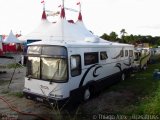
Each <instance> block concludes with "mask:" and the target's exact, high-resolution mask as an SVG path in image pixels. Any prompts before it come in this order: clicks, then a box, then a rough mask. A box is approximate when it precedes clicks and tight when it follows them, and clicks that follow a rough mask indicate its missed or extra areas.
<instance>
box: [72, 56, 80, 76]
mask: <svg viewBox="0 0 160 120" xmlns="http://www.w3.org/2000/svg"><path fill="white" fill-rule="evenodd" d="M73 56H76V57H77V56H78V57H79V60H80V61H79V68H78V70H80V72H79V74H75V75H73V74H72V73H73V70H72V69H71V64H72V63H71V57H73ZM75 69H77V68H75ZM70 71H71V76H72V77H75V76H79V75H81V73H82V64H81V55H79V54H75V55H71V56H70Z"/></svg>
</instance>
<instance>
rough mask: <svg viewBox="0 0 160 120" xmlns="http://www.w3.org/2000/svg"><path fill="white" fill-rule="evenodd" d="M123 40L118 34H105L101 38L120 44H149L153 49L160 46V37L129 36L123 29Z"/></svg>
mask: <svg viewBox="0 0 160 120" xmlns="http://www.w3.org/2000/svg"><path fill="white" fill-rule="evenodd" d="M120 34H121V38H118V34H117V33H116V32H113V31H112V32H111V33H110V34H106V33H104V34H103V35H102V36H101V38H103V39H105V40H109V41H113V42H119V43H129V44H134V45H136V44H143V43H149V44H150V46H152V47H154V48H155V47H158V46H160V36H155V37H153V36H151V35H146V36H144V35H133V34H131V35H128V34H127V32H126V30H125V29H122V30H121V31H120Z"/></svg>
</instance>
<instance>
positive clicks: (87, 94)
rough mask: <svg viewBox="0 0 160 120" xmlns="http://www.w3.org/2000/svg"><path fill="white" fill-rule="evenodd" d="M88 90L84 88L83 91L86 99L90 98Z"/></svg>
mask: <svg viewBox="0 0 160 120" xmlns="http://www.w3.org/2000/svg"><path fill="white" fill-rule="evenodd" d="M90 95H91V94H90V91H89V89H86V90H85V92H84V100H88V99H89V98H90Z"/></svg>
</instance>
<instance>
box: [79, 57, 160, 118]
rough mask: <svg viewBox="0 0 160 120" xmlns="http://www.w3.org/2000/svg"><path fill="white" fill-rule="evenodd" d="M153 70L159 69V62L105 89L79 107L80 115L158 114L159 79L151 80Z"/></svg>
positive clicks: (159, 105) (159, 98) (159, 103)
mask: <svg viewBox="0 0 160 120" xmlns="http://www.w3.org/2000/svg"><path fill="white" fill-rule="evenodd" d="M154 59H155V58H154ZM158 59H159V57H158ZM156 60H157V58H156ZM154 69H160V62H159V61H156V62H154V64H150V65H149V66H148V68H147V70H145V71H140V72H137V73H134V74H132V75H131V77H129V78H127V80H125V81H121V82H119V83H117V84H115V85H113V86H111V87H109V88H107V89H105V91H103V92H102V93H101V94H100V95H99V96H98V97H96V98H94V99H92V100H90V101H88V102H87V103H85V104H84V105H81V106H80V113H82V114H94V113H95V114H99V113H113V114H122V115H133V114H159V113H160V79H159V80H157V79H154V78H153V72H154ZM88 111H89V112H88ZM85 116H87V115H85ZM89 116H90V115H89ZM87 118H89V117H88V116H87Z"/></svg>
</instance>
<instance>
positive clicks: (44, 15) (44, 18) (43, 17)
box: [41, 0, 47, 20]
mask: <svg viewBox="0 0 160 120" xmlns="http://www.w3.org/2000/svg"><path fill="white" fill-rule="evenodd" d="M41 3H43V13H42V20H46V19H47V15H46V10H45V2H44V0H43V1H41Z"/></svg>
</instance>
